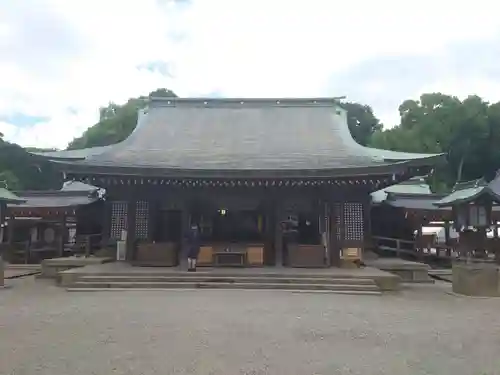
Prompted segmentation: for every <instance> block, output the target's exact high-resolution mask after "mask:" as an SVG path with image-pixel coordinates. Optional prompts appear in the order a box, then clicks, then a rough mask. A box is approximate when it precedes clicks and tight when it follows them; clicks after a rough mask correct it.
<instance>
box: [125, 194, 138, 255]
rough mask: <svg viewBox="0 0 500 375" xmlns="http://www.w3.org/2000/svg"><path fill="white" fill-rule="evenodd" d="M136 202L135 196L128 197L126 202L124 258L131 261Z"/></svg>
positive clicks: (133, 248) (133, 250)
mask: <svg viewBox="0 0 500 375" xmlns="http://www.w3.org/2000/svg"><path fill="white" fill-rule="evenodd" d="M136 208H137V203H136V200H135V197H134V198H133V199H129V201H128V204H127V242H126V246H127V256H126V260H128V261H133V260H134V258H135V214H136Z"/></svg>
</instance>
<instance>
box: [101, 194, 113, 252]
mask: <svg viewBox="0 0 500 375" xmlns="http://www.w3.org/2000/svg"><path fill="white" fill-rule="evenodd" d="M112 206H113V202H112V201H110V200H106V201H105V202H104V207H103V217H102V233H101V244H102V246H103V247H106V246H107V245H108V243H109V239H110V238H111V212H112Z"/></svg>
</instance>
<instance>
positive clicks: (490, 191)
mask: <svg viewBox="0 0 500 375" xmlns="http://www.w3.org/2000/svg"><path fill="white" fill-rule="evenodd" d="M482 196H488V197H489V198H490V199H492V200H493V201H494V202H497V203H500V173H498V172H497V175H496V177H495V178H494V179H493V180H491V181H490V182H486V180H485V179H483V178H481V179H478V180H473V181H467V182H459V183H457V184H456V185H455V187H454V188H453V190H452V192H451V193H450V194H449V195H447V196H445V197H444V198H442V199H440V200H439V201H437V202H436V203H435V205H436V206H438V207H451V206H454V205H457V204H466V203H471V202H473V201H475V200H476V199H478V198H480V197H482Z"/></svg>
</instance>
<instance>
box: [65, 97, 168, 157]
mask: <svg viewBox="0 0 500 375" xmlns="http://www.w3.org/2000/svg"><path fill="white" fill-rule="evenodd" d="M152 96H155V97H176V95H175V94H174V92H173V91H171V90H168V89H158V90H155V91H152V92H150V93H149V95H147V96H140V97H138V98H132V99H129V100H128V101H127V103H125V104H123V105H119V104H116V103H109V104H108V105H107V106H106V107H101V108H99V122H98V123H97V124H95V125H93V126H91V127H90V128H88V129H87V130H86V131H85V132H84V133H83V135H82V136H81V137H79V138H75V139H73V141H71V142H70V144H69V145H68V150H76V149H81V148H87V147H97V146H107V145H111V144H114V143H118V142H121V141H123V140H124V139H126V138H127V137H128V136H129V135H130V133H132V131H133V130H134V129H135V126H136V125H137V114H138V111H139V109H142V108H144V107H145V106H146V104H147V100H148V98H149V97H152Z"/></svg>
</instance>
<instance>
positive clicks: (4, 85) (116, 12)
mask: <svg viewBox="0 0 500 375" xmlns="http://www.w3.org/2000/svg"><path fill="white" fill-rule="evenodd" d="M6 3H7V2H5V3H0V78H1V84H0V117H1V116H2V115H4V116H5V115H9V114H12V113H23V114H25V115H30V116H47V117H50V118H51V120H50V121H49V122H47V123H39V124H35V125H34V126H33V127H29V128H15V127H13V125H12V124H6V123H3V124H2V123H0V131H3V132H4V133H5V135H6V138H7V139H10V140H13V141H15V142H18V143H20V144H22V145H29V146H34V145H36V146H40V147H51V146H56V147H64V146H65V145H66V144H67V143H68V142H69V141H70V140H71V139H72V138H73V137H74V136H77V135H79V134H80V133H81V132H82V131H83V130H84V129H85V128H86V127H88V126H89V125H92V124H93V123H94V122H96V121H97V114H98V112H97V109H98V107H99V106H101V105H105V104H106V103H107V102H109V101H117V102H123V101H125V100H126V99H128V98H129V97H133V96H137V95H139V94H145V93H147V92H149V91H151V90H154V89H156V88H159V87H167V88H170V89H173V90H174V91H175V92H176V93H178V94H179V95H182V96H192V95H203V94H207V93H211V92H218V93H220V94H222V95H226V96H247V97H248V96H321V95H343V94H346V93H347V94H349V93H350V92H351V90H350V89H348V86H346V84H345V82H344V83H343V84H342V85H339V84H337V85H336V84H332V77H334V78H338V76H339V75H343V74H346V75H349V74H348V73H349V72H350V71H351V70H352V67H353V66H355V65H357V64H360V63H361V62H364V61H372V60H377V59H387V58H392V59H399V58H400V57H402V56H403V57H406V58H407V57H408V56H416V57H418V56H420V57H421V56H428V57H429V59H432V69H433V71H434V72H435V71H436V69H437V70H439V71H440V74H439V75H436V74H433V75H432V76H429V77H426V75H425V72H419V76H421V77H422V80H421V82H420V81H419V82H417V83H415V82H414V83H413V86H412V87H411V90H410V92H409V93H411V95H417V94H419V93H420V92H422V91H424V90H426V89H427V88H434V89H436V90H440V91H446V90H447V89H450V90H453V92H452V93H462V92H463V93H468V92H471V91H472V92H476V93H478V94H480V95H485V96H489V95H491V96H492V98H495V95H496V96H498V94H497V92H498V90H496V88H497V87H498V86H499V81H498V80H497V81H494V80H490V79H486V78H485V77H484V75H481V74H479V73H478V74H471V77H470V78H469V79H461V78H460V79H456V77H454V66H450V62H449V61H447V60H446V56H447V55H446V50H447V48H449V46H452V45H455V44H457V43H474V42H475V41H481V40H484V39H485V38H489V37H495V36H497V35H500V23H498V22H497V20H496V18H497V16H496V14H497V12H496V9H497V8H498V6H497V5H496V3H495V2H493V1H486V0H476V1H475V2H474V8H475V9H488V10H489V11H488V12H471V9H470V4H468V3H466V2H463V3H460V2H456V1H454V2H452V1H450V0H441V1H432V2H431V1H430V0H422V1H420V2H411V3H410V2H401V1H396V0H379V1H376V2H374V1H371V0H351V1H349V2H342V3H341V2H334V1H327V0H308V1H299V0H295V1H294V0H272V1H269V0H266V1H264V0H237V1H235V0H210V1H203V0H197V1H196V0H193V1H190V2H183V5H180V6H179V5H175V4H174V2H173V1H168V0H165V1H159V0H127V1H122V0H106V1H97V0H72V1H67V0H45V1H43V0H18V1H16V2H8V3H9V5H7V4H6ZM13 4H14V5H13ZM28 21H29V22H28ZM499 57H500V56H499ZM150 61H165V62H167V63H168V64H169V66H170V67H171V72H172V74H173V77H172V78H170V77H165V76H163V75H161V74H159V73H152V72H148V71H145V70H138V69H136V68H137V66H138V65H141V64H144V63H147V62H150ZM439 64H442V65H443V66H442V67H439V66H437V65H439ZM373 66H374V68H373V69H376V65H373ZM473 68H474V67H473V66H472V67H470V69H473ZM471 72H472V70H471ZM373 75H374V76H376V77H375V78H373V79H367V78H366V77H363V78H362V79H361V78H359V79H357V77H356V76H353V77H351V79H352V85H356V90H352V91H353V94H354V97H351V99H354V100H361V99H363V100H365V101H367V104H373V105H374V107H375V112H376V113H379V114H382V115H383V116H384V117H383V119H385V118H391V122H392V119H393V118H394V117H395V114H396V113H397V112H396V111H397V105H394V104H393V103H394V102H397V101H401V100H403V99H406V98H407V97H406V96H402V97H399V96H398V95H406V94H407V93H406V92H405V93H404V94H403V93H397V92H394V90H393V92H385V91H384V88H385V87H387V85H386V84H385V83H384V75H378V74H377V71H375V70H374V71H373ZM406 78H409V77H405V76H401V77H400V79H399V84H400V85H401V86H404V85H405V79H406ZM334 82H335V79H334ZM450 82H451V83H450ZM364 85H366V86H364ZM340 89H342V90H345V91H347V92H338V91H335V90H340ZM381 96H387V97H388V98H389V97H390V100H388V101H387V102H386V103H385V102H383V101H381V100H380V97H381ZM372 101H373V102H372ZM69 108H72V109H75V110H77V111H78V112H77V114H76V115H75V114H73V112H72V111H69V110H68V109H69Z"/></svg>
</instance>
